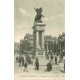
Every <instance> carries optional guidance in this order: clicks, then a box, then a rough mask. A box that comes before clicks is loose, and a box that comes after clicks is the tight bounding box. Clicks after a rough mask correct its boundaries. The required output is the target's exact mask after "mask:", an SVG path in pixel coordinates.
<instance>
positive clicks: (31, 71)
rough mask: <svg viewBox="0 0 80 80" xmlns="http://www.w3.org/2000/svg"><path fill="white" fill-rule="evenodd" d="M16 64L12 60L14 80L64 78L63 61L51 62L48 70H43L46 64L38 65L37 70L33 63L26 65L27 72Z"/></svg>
mask: <svg viewBox="0 0 80 80" xmlns="http://www.w3.org/2000/svg"><path fill="white" fill-rule="evenodd" d="M18 65H19V64H18V63H16V62H14V80H32V79H33V80H37V79H38V80H39V79H40V80H46V78H47V79H48V78H50V80H53V79H54V80H64V76H65V74H64V68H63V67H64V66H63V63H60V64H58V65H55V64H53V66H52V70H51V71H50V72H47V71H45V70H46V66H40V67H39V70H35V66H34V65H28V72H24V71H23V69H24V67H19V66H18ZM35 78H36V79H35Z"/></svg>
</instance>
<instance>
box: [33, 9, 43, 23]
mask: <svg viewBox="0 0 80 80" xmlns="http://www.w3.org/2000/svg"><path fill="white" fill-rule="evenodd" d="M34 9H35V11H36V13H37V15H36V17H35V20H34V21H35V22H36V23H38V22H40V23H42V20H41V18H42V17H44V16H43V15H42V8H34Z"/></svg>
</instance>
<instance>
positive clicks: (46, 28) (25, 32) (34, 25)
mask: <svg viewBox="0 0 80 80" xmlns="http://www.w3.org/2000/svg"><path fill="white" fill-rule="evenodd" d="M14 80H65V0H14Z"/></svg>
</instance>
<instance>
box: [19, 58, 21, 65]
mask: <svg viewBox="0 0 80 80" xmlns="http://www.w3.org/2000/svg"><path fill="white" fill-rule="evenodd" d="M19 66H21V57H19Z"/></svg>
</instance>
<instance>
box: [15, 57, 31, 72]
mask: <svg viewBox="0 0 80 80" xmlns="http://www.w3.org/2000/svg"><path fill="white" fill-rule="evenodd" d="M16 63H19V67H21V66H22V67H24V70H23V71H24V72H25V71H27V72H28V68H27V67H28V64H31V58H30V57H29V56H28V57H27V58H26V60H25V59H24V57H23V56H19V57H18V56H17V57H16Z"/></svg>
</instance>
